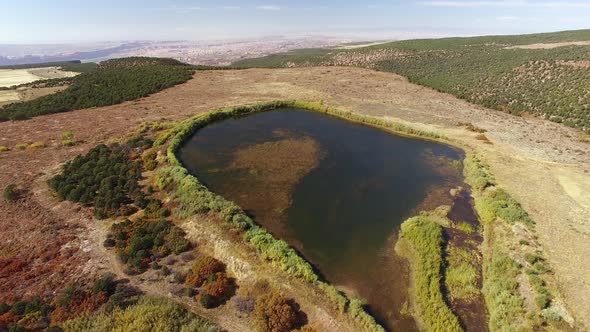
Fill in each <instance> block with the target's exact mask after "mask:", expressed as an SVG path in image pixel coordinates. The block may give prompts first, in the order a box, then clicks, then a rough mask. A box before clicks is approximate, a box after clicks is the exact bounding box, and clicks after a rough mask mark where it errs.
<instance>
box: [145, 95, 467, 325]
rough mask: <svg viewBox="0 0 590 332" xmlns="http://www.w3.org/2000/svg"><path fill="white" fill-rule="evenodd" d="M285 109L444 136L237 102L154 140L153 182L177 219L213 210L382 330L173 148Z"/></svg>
mask: <svg viewBox="0 0 590 332" xmlns="http://www.w3.org/2000/svg"><path fill="white" fill-rule="evenodd" d="M289 108H290V109H293V108H296V109H305V110H311V111H317V112H322V113H326V114H330V115H333V116H337V117H340V118H344V119H347V120H350V121H354V122H358V123H362V124H365V125H370V126H374V127H378V128H380V129H385V130H388V131H391V132H395V133H398V134H401V135H409V136H416V137H422V138H425V139H432V140H441V139H444V137H442V136H440V135H437V134H433V133H429V132H424V131H420V130H415V129H413V128H410V127H407V126H404V125H401V124H396V123H392V122H388V121H383V120H380V119H377V118H372V117H367V116H362V115H358V114H354V113H352V112H345V111H341V110H338V109H335V108H332V107H327V106H324V105H322V104H318V103H311V102H305V101H297V100H287V101H273V102H268V103H262V104H256V105H252V106H240V107H234V108H228V109H221V110H217V111H212V112H209V113H205V114H200V115H197V116H195V117H193V118H190V119H188V120H185V121H182V122H180V123H178V125H177V126H175V127H173V128H171V129H169V130H168V131H166V132H164V133H163V134H161V135H160V136H159V137H158V138H157V139H156V140H155V142H154V146H156V147H157V146H161V145H164V144H165V143H167V142H168V141H169V142H170V143H169V145H168V149H167V158H166V165H161V166H160V167H158V168H157V169H156V170H155V172H154V178H153V179H154V183H155V185H156V186H157V187H159V189H160V190H162V191H164V192H166V193H168V195H169V196H170V198H171V199H172V200H173V201H174V202H175V208H174V210H173V214H174V215H175V216H176V217H178V218H188V217H190V216H192V215H195V214H198V213H208V212H214V213H217V214H218V215H219V216H220V218H221V219H222V220H224V221H225V222H227V223H228V224H230V225H232V226H233V227H235V228H236V229H238V230H240V231H241V232H243V238H244V240H245V241H246V242H247V243H249V244H250V245H252V246H253V247H254V248H255V249H256V250H257V251H258V252H259V253H260V255H261V256H262V257H263V258H264V259H265V260H267V261H269V262H270V263H271V264H272V265H274V266H277V267H279V268H280V269H282V270H283V271H285V272H287V273H288V274H289V275H291V276H293V277H296V278H299V279H301V280H304V281H306V282H309V283H315V284H317V285H319V288H320V289H321V290H322V291H323V292H324V293H325V294H326V296H328V297H329V298H330V300H331V303H332V304H333V305H334V308H335V309H336V310H337V311H338V312H340V313H342V314H348V315H349V316H350V317H351V318H352V319H354V320H355V321H356V322H358V323H359V325H360V326H361V327H362V328H363V329H364V330H368V331H383V328H382V327H381V326H380V325H379V324H377V323H376V322H375V320H374V318H373V317H371V316H370V315H369V314H367V313H366V312H365V310H364V308H363V303H362V301H360V300H358V299H350V300H349V299H347V298H346V297H345V296H343V295H342V294H341V293H340V292H339V291H338V290H337V289H336V288H334V287H333V286H331V285H329V284H327V283H324V282H322V281H320V280H319V277H318V276H317V274H316V273H315V272H314V270H313V268H312V266H311V265H310V264H309V263H308V262H307V261H305V260H304V259H303V258H301V257H300V256H299V255H298V254H297V253H296V252H295V250H293V249H292V248H291V247H290V246H289V245H288V244H287V243H286V242H285V241H283V240H277V239H275V238H274V237H273V236H272V235H271V234H270V233H268V232H267V231H266V230H265V229H264V228H262V227H260V226H258V225H257V224H256V223H255V222H254V221H253V220H252V219H251V218H250V217H248V216H247V215H246V214H245V213H244V211H243V210H242V209H241V208H240V207H239V206H237V205H236V204H235V203H233V202H230V201H228V200H226V199H225V198H223V197H221V196H219V195H216V194H214V193H212V192H211V191H209V189H208V188H207V187H206V186H205V185H203V184H202V183H200V182H199V180H198V179H197V178H196V177H195V176H193V175H191V174H189V172H188V171H187V170H186V169H185V168H184V167H183V166H182V164H181V162H180V161H179V160H178V158H177V157H176V152H177V150H178V149H179V148H180V147H181V146H182V144H183V143H184V142H185V141H186V140H187V139H188V138H189V137H190V136H192V135H193V134H194V133H195V132H196V131H197V130H199V129H201V128H203V127H205V126H207V125H209V124H211V123H214V122H217V121H222V120H225V119H229V118H236V117H241V116H246V115H249V114H253V113H256V112H263V111H270V110H276V109H289ZM455 320H456V318H455ZM457 324H458V323H457Z"/></svg>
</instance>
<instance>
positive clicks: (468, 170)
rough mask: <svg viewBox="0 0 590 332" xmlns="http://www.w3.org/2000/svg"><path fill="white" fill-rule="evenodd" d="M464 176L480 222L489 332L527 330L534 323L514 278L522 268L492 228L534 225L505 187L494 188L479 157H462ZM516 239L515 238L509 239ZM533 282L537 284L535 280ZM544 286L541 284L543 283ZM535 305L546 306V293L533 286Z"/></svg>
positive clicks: (543, 289) (509, 248)
mask: <svg viewBox="0 0 590 332" xmlns="http://www.w3.org/2000/svg"><path fill="white" fill-rule="evenodd" d="M465 178H466V182H467V183H469V184H470V185H471V186H472V188H473V189H474V192H473V194H474V196H475V209H476V211H477V213H478V215H479V217H480V220H481V221H482V222H483V227H484V236H485V239H486V247H487V248H486V249H485V250H484V257H483V277H484V278H483V289H482V292H483V295H484V299H485V301H486V305H487V308H488V313H489V323H488V325H489V328H490V330H491V331H529V330H532V329H533V328H532V326H533V325H534V322H532V321H531V318H530V317H529V316H527V315H526V310H525V308H524V298H523V296H522V294H521V293H520V291H519V284H518V281H517V277H518V276H519V275H521V274H522V273H523V272H524V271H523V267H522V266H521V265H519V264H518V263H517V262H516V261H515V260H514V259H513V258H512V257H511V255H510V254H511V252H510V251H511V250H514V249H511V248H512V247H518V246H516V245H514V246H511V245H510V242H509V241H510V238H507V237H506V236H505V235H502V236H500V235H499V233H498V232H496V229H497V228H498V227H500V226H502V224H501V223H500V224H498V222H502V223H505V225H506V226H511V225H514V224H515V223H522V224H524V225H526V226H529V227H532V225H533V224H534V223H533V221H532V220H531V218H530V217H529V215H528V214H527V213H526V211H524V209H523V208H522V207H521V206H520V204H519V203H518V202H517V201H516V200H514V199H513V198H512V197H511V196H510V195H509V194H508V193H507V192H506V191H505V190H503V189H501V188H498V187H496V182H495V180H494V178H493V176H492V175H491V173H490V171H489V169H488V167H487V166H486V165H485V164H484V163H483V162H481V160H480V159H479V158H477V157H476V156H474V155H470V156H468V157H467V158H466V160H465ZM513 241H514V242H516V240H513ZM537 284H540V283H538V282H537ZM543 285H544V284H543ZM534 290H535V291H536V292H539V290H542V292H541V293H540V295H538V296H537V298H538V302H539V307H543V308H544V307H546V306H547V301H548V300H547V299H549V298H550V294H549V293H548V291H546V288H541V287H537V288H536V289H534Z"/></svg>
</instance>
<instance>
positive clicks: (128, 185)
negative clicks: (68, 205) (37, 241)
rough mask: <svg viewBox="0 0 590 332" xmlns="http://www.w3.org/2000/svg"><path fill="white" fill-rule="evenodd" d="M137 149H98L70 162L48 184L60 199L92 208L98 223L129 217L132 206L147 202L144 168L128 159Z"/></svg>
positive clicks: (97, 147) (111, 147)
mask: <svg viewBox="0 0 590 332" xmlns="http://www.w3.org/2000/svg"><path fill="white" fill-rule="evenodd" d="M134 149H136V148H134V147H133V146H131V145H130V144H125V145H113V146H110V147H109V146H106V145H98V146H96V147H95V148H93V149H92V150H90V151H89V152H88V153H87V154H86V155H85V156H78V157H76V158H74V160H72V161H69V162H67V163H66V164H65V166H64V168H63V172H62V173H61V174H59V175H57V176H55V177H53V178H52V179H50V180H49V181H48V184H49V186H50V187H51V188H52V189H53V190H55V191H56V193H57V195H58V196H59V198H60V199H63V200H70V201H74V202H79V203H81V204H85V205H93V206H94V208H95V215H96V217H97V218H99V219H102V218H105V217H111V216H119V215H125V214H128V213H129V212H130V207H129V205H130V204H132V203H134V201H140V200H142V199H144V194H143V192H142V191H141V188H140V186H139V182H138V181H139V180H140V179H141V165H140V164H139V163H137V162H135V161H132V160H129V157H128V155H129V153H130V152H131V151H133V150H134Z"/></svg>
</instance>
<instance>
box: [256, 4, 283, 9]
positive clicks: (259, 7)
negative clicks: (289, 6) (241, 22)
mask: <svg viewBox="0 0 590 332" xmlns="http://www.w3.org/2000/svg"><path fill="white" fill-rule="evenodd" d="M256 9H258V10H281V7H279V6H275V5H264V6H258V7H256Z"/></svg>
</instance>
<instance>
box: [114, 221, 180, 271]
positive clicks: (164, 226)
mask: <svg viewBox="0 0 590 332" xmlns="http://www.w3.org/2000/svg"><path fill="white" fill-rule="evenodd" d="M184 235H185V234H184V232H183V231H182V230H181V229H179V228H178V227H177V226H175V225H174V224H172V222H170V221H168V220H166V219H158V220H149V219H143V218H141V219H138V220H136V221H134V222H131V221H129V220H126V221H123V222H120V223H116V224H113V226H111V236H112V238H113V239H114V240H115V247H116V248H117V251H118V253H119V258H120V261H121V262H122V263H125V264H128V265H129V266H130V267H131V268H132V269H133V270H132V271H131V272H133V271H135V272H140V273H141V272H143V271H145V270H146V269H147V268H148V267H149V266H150V263H152V261H153V260H154V258H155V259H157V258H161V257H165V256H168V255H169V254H170V253H172V252H175V253H180V252H182V251H185V250H188V249H190V247H191V244H190V242H189V241H188V240H187V239H186V238H185V237H184Z"/></svg>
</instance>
